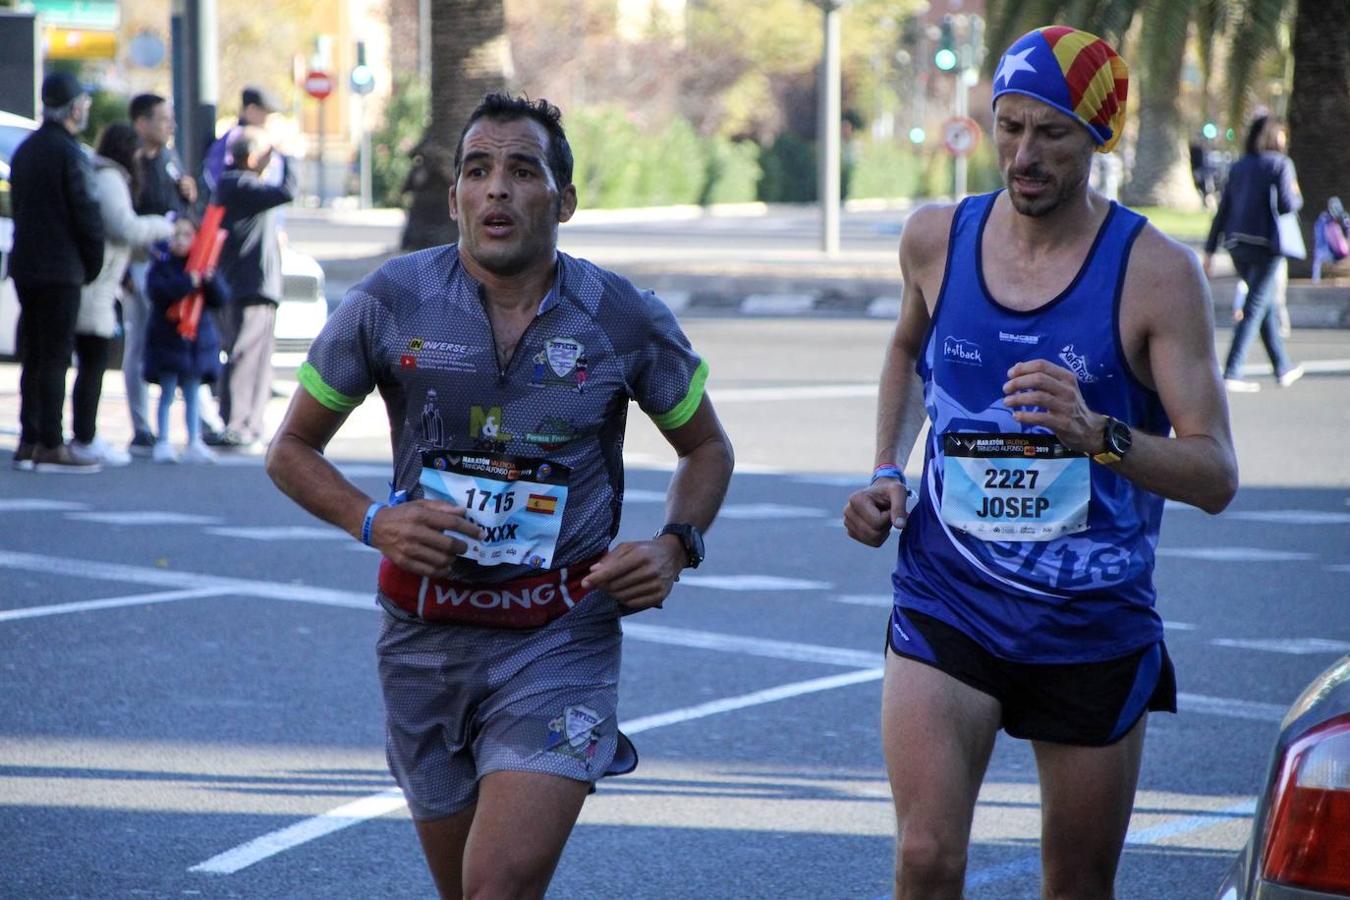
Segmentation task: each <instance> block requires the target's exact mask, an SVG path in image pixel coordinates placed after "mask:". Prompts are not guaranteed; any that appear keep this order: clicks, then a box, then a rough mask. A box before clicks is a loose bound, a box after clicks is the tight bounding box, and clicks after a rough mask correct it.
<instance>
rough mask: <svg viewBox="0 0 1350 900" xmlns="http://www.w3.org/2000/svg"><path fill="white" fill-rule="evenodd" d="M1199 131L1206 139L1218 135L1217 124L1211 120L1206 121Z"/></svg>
mask: <svg viewBox="0 0 1350 900" xmlns="http://www.w3.org/2000/svg"><path fill="white" fill-rule="evenodd" d="M1201 133H1202V134H1204V136H1205V137H1206V138H1207V139H1208V140H1211V141H1212V140H1214V139H1215V138H1216V137H1218V136H1219V126H1217V125H1215V124H1214V123H1213V122H1206V123H1205V127H1204V129H1202V131H1201Z"/></svg>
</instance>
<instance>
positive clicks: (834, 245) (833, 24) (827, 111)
mask: <svg viewBox="0 0 1350 900" xmlns="http://www.w3.org/2000/svg"><path fill="white" fill-rule="evenodd" d="M815 2H816V5H817V6H819V7H820V9H821V11H822V12H823V13H824V14H825V23H824V24H825V29H824V30H825V47H824V53H823V54H822V55H821V60H820V101H819V105H818V107H817V108H818V115H819V122H818V123H817V129H818V134H819V140H818V144H819V146H820V159H819V178H818V180H819V182H820V185H819V189H818V193H819V197H820V249H821V252H823V253H824V254H825V255H826V256H838V255H839V157H840V152H839V118H840V100H839V95H840V92H841V88H840V83H841V78H840V71H839V70H840V65H839V10H840V8H841V7H842V6H843V5H844V3H845V2H846V0H815Z"/></svg>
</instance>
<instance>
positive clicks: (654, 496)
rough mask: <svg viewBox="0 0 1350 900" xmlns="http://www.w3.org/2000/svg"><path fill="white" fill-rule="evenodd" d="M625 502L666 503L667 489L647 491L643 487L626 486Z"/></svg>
mask: <svg viewBox="0 0 1350 900" xmlns="http://www.w3.org/2000/svg"><path fill="white" fill-rule="evenodd" d="M623 502H624V503H665V502H666V492H665V491H647V490H642V489H641V488H625V489H624V492H623Z"/></svg>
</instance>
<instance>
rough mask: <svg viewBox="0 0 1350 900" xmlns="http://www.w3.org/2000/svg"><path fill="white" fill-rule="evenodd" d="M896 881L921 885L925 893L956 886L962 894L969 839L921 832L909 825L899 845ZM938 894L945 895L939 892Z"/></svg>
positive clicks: (913, 886)
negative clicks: (966, 841) (967, 841)
mask: <svg viewBox="0 0 1350 900" xmlns="http://www.w3.org/2000/svg"><path fill="white" fill-rule="evenodd" d="M895 854H896V860H895V862H896V866H895V881H896V884H897V885H904V886H905V887H907V888H908V889H909V890H911V891H912V890H914V889H915V888H918V887H922V888H923V893H924V895H930V894H933V893H934V892H941V891H942V889H943V888H944V887H949V886H954V887H955V893H954V894H953V896H960V892H961V884H962V881H963V880H964V879H965V873H966V843H965V841H962V840H957V839H950V838H944V837H942V836H941V835H938V834H936V833H933V832H921V831H919V830H918V829H917V828H916V827H914V826H913V825H912V824H911V825H909V826H907V827H906V828H905V830H904V832H903V833H902V834H901V837H900V840H899V841H898V842H897V845H896V851H895ZM936 895H937V896H944V894H942V893H937V894H936Z"/></svg>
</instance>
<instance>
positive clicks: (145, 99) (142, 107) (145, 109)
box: [127, 94, 169, 122]
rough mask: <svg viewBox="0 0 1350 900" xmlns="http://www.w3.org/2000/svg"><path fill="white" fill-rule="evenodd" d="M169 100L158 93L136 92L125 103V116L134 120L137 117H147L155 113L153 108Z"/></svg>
mask: <svg viewBox="0 0 1350 900" xmlns="http://www.w3.org/2000/svg"><path fill="white" fill-rule="evenodd" d="M168 102H169V101H168V100H167V99H165V98H164V97H161V96H160V95H159V94H137V95H136V96H135V97H132V98H131V102H130V103H128V104H127V118H129V119H131V121H133V122H135V121H136V120H137V119H144V118H148V117H149V116H153V115H154V114H155V108H156V107H158V106H159V105H160V104H161V103H168Z"/></svg>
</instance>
